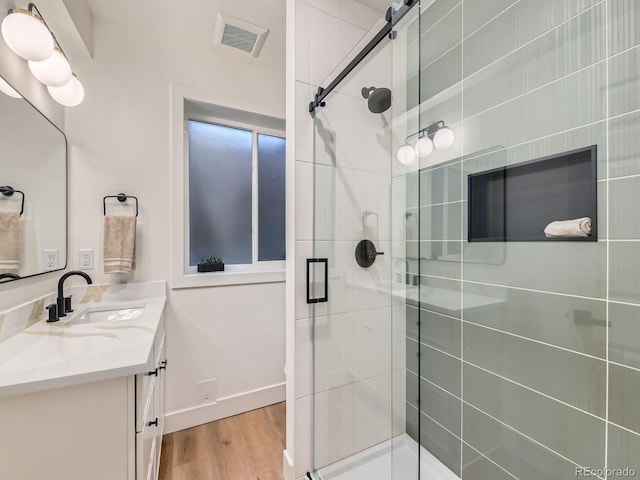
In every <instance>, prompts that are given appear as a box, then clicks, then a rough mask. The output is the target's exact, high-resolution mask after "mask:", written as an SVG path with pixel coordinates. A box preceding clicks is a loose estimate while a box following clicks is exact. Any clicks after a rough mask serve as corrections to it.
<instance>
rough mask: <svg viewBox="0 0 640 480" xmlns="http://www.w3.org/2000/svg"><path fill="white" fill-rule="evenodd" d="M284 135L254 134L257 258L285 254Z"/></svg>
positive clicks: (281, 258)
mask: <svg viewBox="0 0 640 480" xmlns="http://www.w3.org/2000/svg"><path fill="white" fill-rule="evenodd" d="M284 183H285V139H284V138H280V137H272V136H270V135H258V260H260V261H268V260H284V258H285V185H284Z"/></svg>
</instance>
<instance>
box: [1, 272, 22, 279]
mask: <svg viewBox="0 0 640 480" xmlns="http://www.w3.org/2000/svg"><path fill="white" fill-rule="evenodd" d="M19 278H21V277H20V275H18V274H17V273H0V280H5V279H11V280H18V279H19Z"/></svg>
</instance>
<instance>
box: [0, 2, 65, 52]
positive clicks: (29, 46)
mask: <svg viewBox="0 0 640 480" xmlns="http://www.w3.org/2000/svg"><path fill="white" fill-rule="evenodd" d="M0 28H1V30H2V38H4V41H5V42H6V44H7V46H8V47H9V48H10V49H11V50H12V51H13V53H15V54H16V55H18V56H19V57H22V58H24V59H25V60H32V61H34V62H42V61H44V60H46V59H47V58H49V57H50V56H51V54H52V53H53V47H54V43H53V36H52V35H51V32H50V31H49V29H48V28H47V27H46V26H45V24H44V23H43V22H42V20H41V19H40V17H38V16H37V15H34V14H33V13H31V12H29V11H28V10H22V9H15V10H12V11H11V12H10V13H9V14H8V15H7V16H6V17H4V20H3V21H2V27H0Z"/></svg>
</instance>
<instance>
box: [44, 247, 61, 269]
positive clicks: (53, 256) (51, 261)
mask: <svg viewBox="0 0 640 480" xmlns="http://www.w3.org/2000/svg"><path fill="white" fill-rule="evenodd" d="M58 254H59V251H58V249H57V248H45V249H44V250H42V265H43V270H55V269H57V268H58Z"/></svg>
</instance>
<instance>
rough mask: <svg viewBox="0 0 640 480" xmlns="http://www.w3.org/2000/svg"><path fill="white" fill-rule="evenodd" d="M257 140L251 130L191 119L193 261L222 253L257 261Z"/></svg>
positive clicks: (236, 260) (238, 260)
mask: <svg viewBox="0 0 640 480" xmlns="http://www.w3.org/2000/svg"><path fill="white" fill-rule="evenodd" d="M252 140H253V134H252V132H250V131H247V130H240V129H237V128H230V127H223V126H221V125H214V124H211V123H204V122H198V121H194V120H189V247H190V248H189V264H190V265H197V264H198V261H199V260H200V258H202V257H204V256H207V255H220V257H222V261H223V262H225V263H227V264H242V263H252V258H251V257H252V251H251V246H252V241H251V234H252V232H251V229H252V221H251V215H252V198H251V195H252V188H251V167H252V165H251V164H252Z"/></svg>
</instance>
